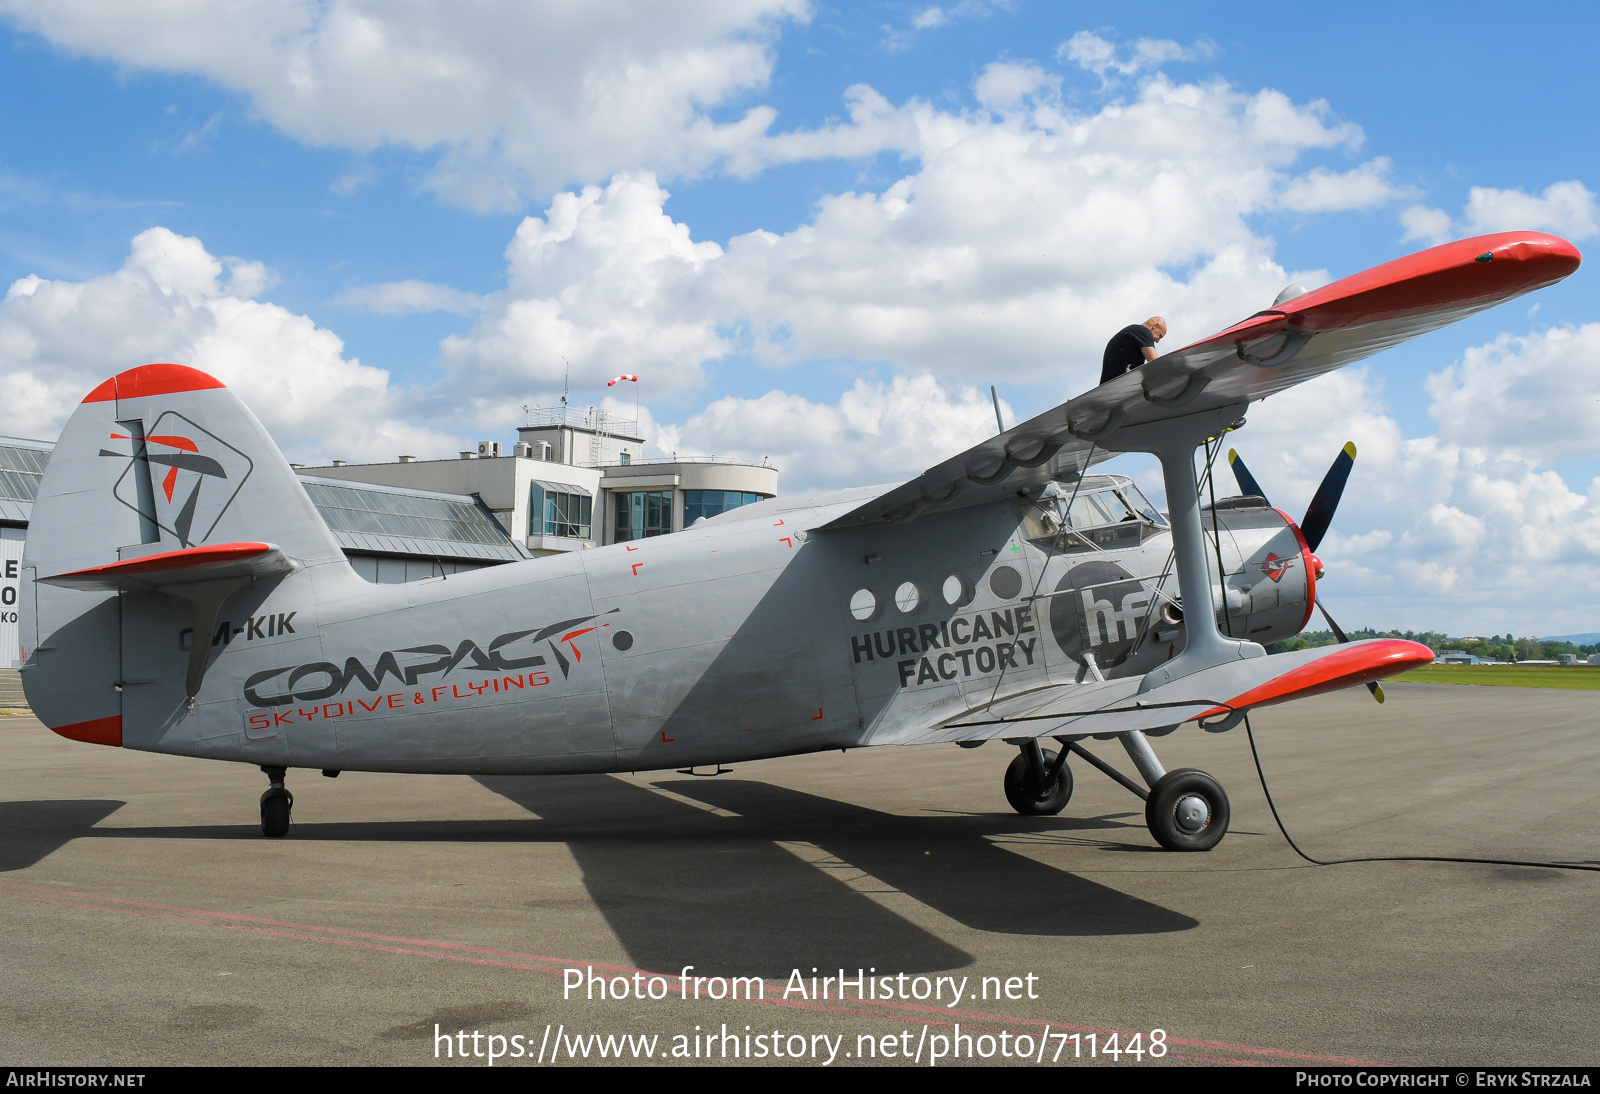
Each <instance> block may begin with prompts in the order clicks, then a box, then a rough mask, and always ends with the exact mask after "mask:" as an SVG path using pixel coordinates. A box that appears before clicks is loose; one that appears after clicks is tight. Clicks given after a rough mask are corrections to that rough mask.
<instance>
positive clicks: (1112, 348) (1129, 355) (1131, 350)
mask: <svg viewBox="0 0 1600 1094" xmlns="http://www.w3.org/2000/svg"><path fill="white" fill-rule="evenodd" d="M1155 344H1156V336H1155V335H1154V334H1153V333H1152V332H1151V330H1150V328H1149V327H1147V326H1145V325H1144V324H1143V323H1135V324H1133V325H1132V326H1131V327H1123V328H1122V329H1121V330H1119V331H1118V332H1117V333H1116V334H1114V335H1112V336H1111V341H1109V342H1107V343H1106V352H1105V356H1104V357H1102V358H1101V359H1100V382H1101V383H1102V384H1103V383H1105V382H1106V381H1107V380H1113V379H1115V378H1116V377H1118V376H1121V375H1122V374H1123V373H1124V372H1127V371H1128V370H1129V369H1133V368H1138V367H1139V366H1140V365H1142V364H1144V347H1145V346H1153V345H1155Z"/></svg>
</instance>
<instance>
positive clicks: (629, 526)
mask: <svg viewBox="0 0 1600 1094" xmlns="http://www.w3.org/2000/svg"><path fill="white" fill-rule="evenodd" d="M614 496H615V497H616V499H617V502H616V504H617V542H618V543H622V542H624V541H625V540H630V539H646V538H648V537H650V536H664V535H666V534H667V533H668V532H670V531H672V491H671V490H639V491H635V492H633V493H631V494H616V495H614Z"/></svg>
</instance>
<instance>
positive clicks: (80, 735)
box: [50, 714, 122, 748]
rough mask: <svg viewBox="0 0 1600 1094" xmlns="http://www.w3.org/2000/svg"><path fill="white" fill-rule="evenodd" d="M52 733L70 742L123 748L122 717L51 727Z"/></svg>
mask: <svg viewBox="0 0 1600 1094" xmlns="http://www.w3.org/2000/svg"><path fill="white" fill-rule="evenodd" d="M50 730H51V732H53V733H59V734H61V736H63V737H65V738H66V739H67V740H69V741H83V742H85V743H87V744H91V745H110V746H111V747H112V748H121V747H122V715H120V714H113V715H112V716H111V717H109V718H95V719H93V720H92V721H88V722H73V723H72V724H71V725H68V726H51V727H50Z"/></svg>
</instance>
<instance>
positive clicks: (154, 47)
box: [0, 0, 810, 208]
mask: <svg viewBox="0 0 1600 1094" xmlns="http://www.w3.org/2000/svg"><path fill="white" fill-rule="evenodd" d="M0 13H4V14H5V15H8V16H9V17H10V20H11V22H12V23H13V24H15V25H16V26H18V27H20V28H22V29H25V30H29V31H33V32H35V33H37V34H40V35H41V36H43V37H44V38H46V39H48V40H49V41H50V42H52V43H53V44H55V45H56V46H58V47H60V48H62V49H64V50H67V51H70V52H72V53H77V54H81V55H85V56H89V57H93V58H96V59H101V60H106V61H110V62H112V63H114V64H116V65H119V66H122V67H125V68H129V69H136V70H153V71H158V72H174V73H192V74H195V75H199V76H202V77H204V78H207V79H210V80H212V81H214V82H216V83H217V84H219V85H221V86H222V87H225V88H227V89H229V90H232V91H235V92H238V93H240V94H242V95H244V96H245V97H247V98H248V100H249V102H250V104H251V107H252V108H253V109H254V110H255V111H256V112H257V113H258V114H259V115H260V116H261V117H263V118H265V119H266V120H267V121H268V122H270V123H271V124H272V125H274V126H276V127H278V128H279V129H281V130H283V131H284V132H285V133H288V134H289V135H290V136H292V137H295V138H296V139H299V140H302V141H306V142H308V143H312V144H319V145H333V146H339V147H348V148H354V149H358V150H363V151H365V150H370V149H372V148H375V147H378V146H379V145H384V144H391V145H398V146H402V147H408V148H413V149H420V150H437V151H439V152H441V153H442V157H441V159H440V160H439V162H438V164H437V166H436V167H435V169H434V171H433V173H432V175H431V176H430V179H429V184H430V185H431V186H433V187H434V188H436V189H437V190H439V191H440V192H441V193H443V194H444V195H445V196H446V197H448V198H450V199H451V200H454V201H458V202H462V203H465V204H468V205H472V206H475V207H478V208H491V207H500V208H503V207H516V206H519V205H520V204H521V202H522V195H523V194H524V193H526V192H529V191H533V192H543V193H548V192H549V191H550V190H551V189H553V188H555V187H556V186H559V185H562V184H565V183H567V182H570V181H572V180H588V179H594V178H604V177H606V176H608V175H610V174H612V173H614V172H616V171H618V170H622V169H626V168H632V167H637V166H640V165H649V166H652V167H654V168H656V169H658V170H660V171H662V172H664V173H669V174H670V173H675V172H682V171H696V170H700V169H703V168H704V167H706V166H707V165H709V164H711V163H713V162H715V161H716V160H718V159H719V158H720V157H722V156H724V155H726V154H727V153H728V151H729V150H730V149H731V148H734V147H736V146H738V145H741V144H743V143H746V142H748V141H749V140H751V139H752V138H757V137H760V136H761V135H762V134H763V133H764V132H765V130H766V128H767V126H768V125H769V124H770V123H771V121H772V118H773V112H772V111H771V110H770V109H768V108H756V109H753V110H751V111H749V112H747V113H745V114H744V116H743V117H741V118H739V119H737V120H733V121H725V122H719V121H714V120H713V119H712V118H711V116H710V111H712V110H713V109H714V108H717V107H719V106H723V105H725V104H727V103H728V102H729V100H730V99H732V98H733V97H735V96H737V95H739V94H742V93H746V92H749V91H752V90H757V89H760V88H762V87H764V86H765V85H766V83H767V80H768V79H769V77H770V76H771V72H772V64H773V57H772V50H771V43H772V41H773V39H774V38H775V37H776V35H777V34H778V32H779V31H780V30H781V29H782V28H783V27H784V26H786V25H788V24H791V23H793V22H796V21H802V20H805V19H807V18H809V14H810V9H809V5H808V3H807V0H679V2H668V0H592V2H589V3H584V4H556V5H552V4H524V3H517V2H512V0H503V2H498V3H496V2H488V3H473V4H453V3H446V2H444V0H419V2H417V3H409V4H403V5H392V4H380V3H376V2H374V0H328V2H326V3H319V2H312V0H290V2H279V0H195V2H193V3H183V4H109V5H108V4H104V3H101V2H99V0H0ZM213 120H215V119H213ZM208 124H210V123H208ZM197 133H198V135H197V136H196V140H200V139H203V137H204V136H205V133H204V132H203V131H197Z"/></svg>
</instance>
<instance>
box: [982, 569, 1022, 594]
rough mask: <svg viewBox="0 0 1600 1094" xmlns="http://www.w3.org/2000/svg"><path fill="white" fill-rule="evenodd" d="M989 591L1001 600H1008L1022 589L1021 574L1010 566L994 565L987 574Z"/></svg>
mask: <svg viewBox="0 0 1600 1094" xmlns="http://www.w3.org/2000/svg"><path fill="white" fill-rule="evenodd" d="M989 591H990V592H992V593H994V595H995V596H998V597H999V598H1000V599H1001V600H1010V599H1011V598H1012V597H1014V596H1016V595H1017V594H1018V593H1020V592H1021V591H1022V575H1021V574H1019V573H1017V571H1015V570H1013V569H1012V568H1011V567H1010V566H996V567H995V568H994V572H993V573H991V574H990V575H989Z"/></svg>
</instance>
